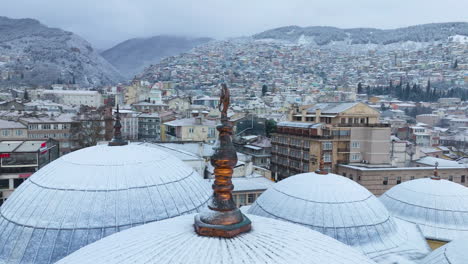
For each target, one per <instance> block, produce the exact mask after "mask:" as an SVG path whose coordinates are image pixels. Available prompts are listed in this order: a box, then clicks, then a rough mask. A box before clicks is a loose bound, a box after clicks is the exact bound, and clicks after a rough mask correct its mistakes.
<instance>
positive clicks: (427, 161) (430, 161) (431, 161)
mask: <svg viewBox="0 0 468 264" xmlns="http://www.w3.org/2000/svg"><path fill="white" fill-rule="evenodd" d="M436 162H438V164H439V166H440V167H455V168H464V167H465V166H464V165H463V164H460V163H458V162H456V161H453V160H446V159H440V158H435V157H423V158H420V159H418V160H417V161H416V163H419V164H423V165H427V166H432V167H434V166H435V165H436Z"/></svg>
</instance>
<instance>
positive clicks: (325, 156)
mask: <svg viewBox="0 0 468 264" xmlns="http://www.w3.org/2000/svg"><path fill="white" fill-rule="evenodd" d="M331 161H332V156H331V155H330V153H325V154H323V162H331Z"/></svg>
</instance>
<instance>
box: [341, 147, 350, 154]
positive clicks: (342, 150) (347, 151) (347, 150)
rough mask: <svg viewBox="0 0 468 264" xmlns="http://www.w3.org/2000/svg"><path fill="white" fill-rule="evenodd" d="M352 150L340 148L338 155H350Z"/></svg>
mask: <svg viewBox="0 0 468 264" xmlns="http://www.w3.org/2000/svg"><path fill="white" fill-rule="evenodd" d="M349 152H351V150H350V149H349V148H338V153H349Z"/></svg>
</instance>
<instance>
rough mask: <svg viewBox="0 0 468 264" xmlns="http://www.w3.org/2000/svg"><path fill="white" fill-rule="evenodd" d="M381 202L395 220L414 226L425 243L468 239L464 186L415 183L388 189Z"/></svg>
mask: <svg viewBox="0 0 468 264" xmlns="http://www.w3.org/2000/svg"><path fill="white" fill-rule="evenodd" d="M380 200H381V201H382V202H383V204H384V205H385V206H386V207H387V208H388V210H389V211H390V212H391V213H392V214H393V215H394V216H395V217H396V218H399V219H402V220H405V221H407V222H410V223H414V224H417V225H418V226H419V228H420V229H421V231H422V232H423V234H424V236H425V237H426V238H427V239H430V240H439V241H451V240H453V239H456V238H459V237H463V236H468V188H466V187H465V186H463V185H460V184H458V183H454V182H451V181H447V180H434V179H432V178H423V179H416V180H412V181H407V182H404V183H401V184H399V185H397V186H395V187H393V188H391V189H390V190H388V191H386V192H385V193H384V194H383V195H382V196H381V197H380Z"/></svg>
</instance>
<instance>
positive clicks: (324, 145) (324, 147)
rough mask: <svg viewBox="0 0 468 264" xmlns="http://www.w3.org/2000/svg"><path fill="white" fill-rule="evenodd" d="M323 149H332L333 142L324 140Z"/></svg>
mask: <svg viewBox="0 0 468 264" xmlns="http://www.w3.org/2000/svg"><path fill="white" fill-rule="evenodd" d="M322 149H323V150H332V149H333V143H332V142H329V141H327V142H322Z"/></svg>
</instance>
